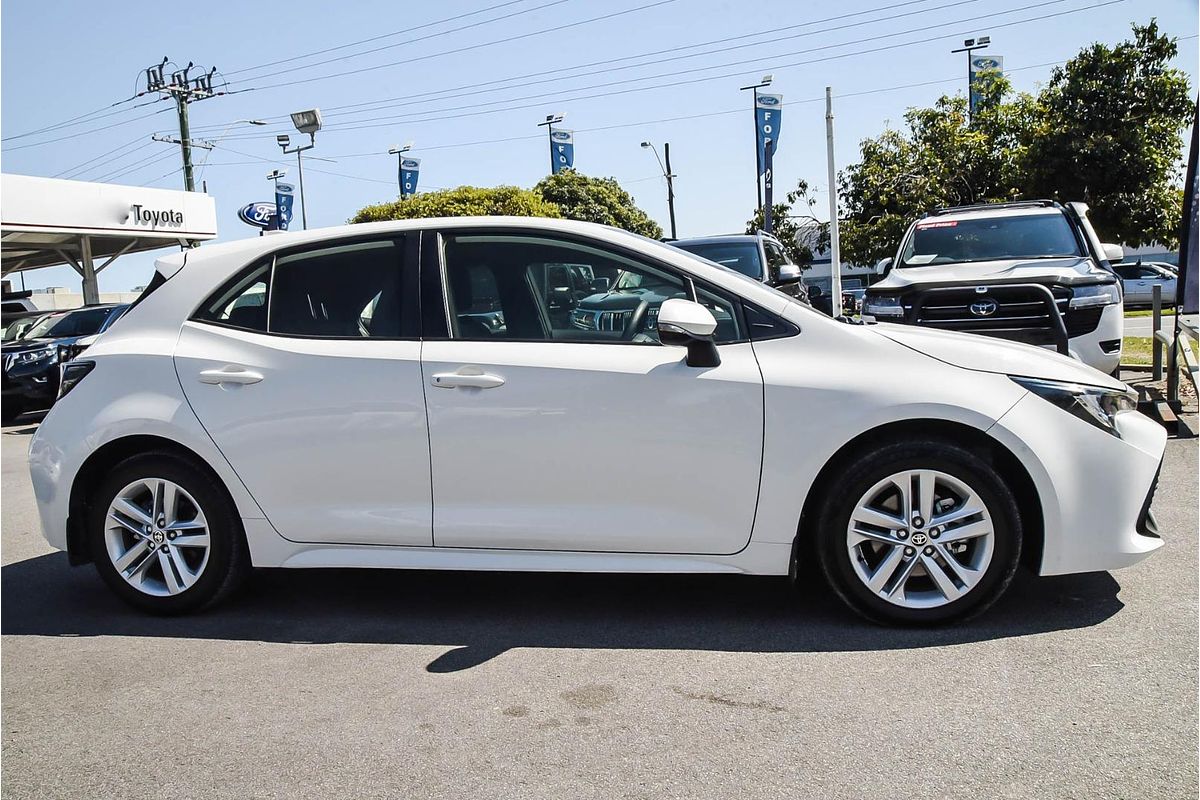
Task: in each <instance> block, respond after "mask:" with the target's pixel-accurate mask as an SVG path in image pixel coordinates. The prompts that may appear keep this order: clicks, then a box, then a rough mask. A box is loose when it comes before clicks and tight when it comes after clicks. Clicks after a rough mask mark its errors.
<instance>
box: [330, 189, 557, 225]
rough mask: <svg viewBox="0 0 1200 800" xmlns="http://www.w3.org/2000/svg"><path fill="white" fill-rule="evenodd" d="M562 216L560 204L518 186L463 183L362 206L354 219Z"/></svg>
mask: <svg viewBox="0 0 1200 800" xmlns="http://www.w3.org/2000/svg"><path fill="white" fill-rule="evenodd" d="M497 216H514V217H561V216H562V214H561V213H560V212H559V209H558V206H556V205H554V204H553V203H548V202H546V201H545V200H543V199H542V198H541V196H539V195H538V194H537V193H536V192H531V191H530V190H528V189H519V188H517V187H516V186H496V187H493V188H480V187H477V186H459V187H458V188H456V189H443V190H441V191H437V192H424V193H422V194H416V195H413V196H412V197H408V198H404V199H401V200H393V201H391V202H390V203H378V204H376V205H371V206H366V207H365V208H361V209H359V211H358V213H356V214H355V215H354V216H353V217H351V218H350V222H351V223H357V222H379V221H382V220H389V219H421V218H425V217H497Z"/></svg>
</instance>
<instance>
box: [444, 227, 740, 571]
mask: <svg viewBox="0 0 1200 800" xmlns="http://www.w3.org/2000/svg"><path fill="white" fill-rule="evenodd" d="M443 260H444V266H443V271H444V272H443V274H444V276H445V283H446V284H447V286H448V290H447V293H448V308H449V309H450V320H449V322H450V329H451V334H450V338H449V339H448V340H435V341H426V343H425V345H424V352H423V357H422V367H423V372H424V379H425V385H426V396H427V405H428V410H429V426H430V454H431V461H432V470H433V492H434V544H435V545H437V546H443V547H471V548H514V549H535V550H569V551H609V552H630V553H708V554H729V553H735V552H737V551H739V550H740V549H742V548H743V547H744V546H745V545H746V543H747V542H748V541H749V538H750V532H751V527H752V525H753V521H754V510H755V505H756V501H757V497H758V482H759V470H760V466H761V456H762V431H763V389H762V378H761V375H760V373H759V370H758V364H757V362H756V360H755V358H754V354H753V352H752V350H751V346H750V344H749V343H748V342H746V341H745V338H746V337H745V335H744V323H743V322H742V320H741V316H740V313H739V310H738V307H737V304H736V303H735V302H734V301H732V300H731V299H730V298H726V297H723V296H720V295H718V294H717V293H715V292H712V291H706V290H705V289H703V288H698V289H694V288H693V286H692V284H691V282H690V281H689V280H688V279H687V278H685V277H683V276H681V275H678V274H675V273H673V272H672V271H670V270H669V269H667V268H664V267H662V266H657V265H651V264H647V263H641V262H640V261H639V260H636V259H633V258H630V257H629V256H627V255H624V254H618V253H615V252H610V251H607V250H604V249H599V248H597V247H595V246H593V245H589V244H585V243H582V242H578V241H571V240H567V239H555V238H547V237H545V236H542V235H536V236H534V235H530V236H522V235H517V234H505V233H486V232H483V233H480V234H477V235H476V234H450V235H448V236H446V237H445V241H444V252H443ZM553 264H572V265H582V266H585V267H588V268H590V273H591V274H593V275H616V276H617V277H616V279H615V281H613V282H611V286H609V285H606V284H608V283H609V282H607V281H605V282H601V283H600V284H599V285H597V286H596V287H595V288H596V289H597V291H596V292H595V293H594V294H592V295H590V296H587V297H584V298H582V299H581V300H580V301H579V303H578V306H577V308H576V309H575V310H574V311H573V312H572V314H571V315H570V316H569V317H568V318H565V319H562V320H561V321H560V315H559V314H557V313H555V311H556V309H555V307H554V303H553V299H554V298H550V297H545V296H543V295H544V294H545V292H544V291H543V290H542V289H541V288H540V287H542V286H544V285H545V282H542V281H538V280H537V276H539V275H541V274H543V273H544V271H545V269H546V266H547V265H553ZM693 291H696V292H698V293H699V297H700V300H701V301H702V302H705V303H706V304H707V305H709V307H710V308H711V309H712V310H713V312H714V315H715V316H716V317H717V318H718V321H719V327H718V338H719V339H720V340H722V341H725V342H727V343H726V344H724V345H722V346H720V347H719V351H720V355H721V364H720V366H718V367H716V368H711V369H699V368H693V367H689V366H687V364H686V363H684V359H685V350H684V349H683V348H679V347H667V346H664V345H662V344H660V343H659V341H658V336H657V332H656V330H655V322H654V321H655V318H656V316H657V312H658V307H659V306H661V305H662V303H663V302H664V301H665V300H667V299H668V298H670V297H689V296H693V295H692V293H693ZM483 320H488V321H487V323H486V324H485V323H484V322H483Z"/></svg>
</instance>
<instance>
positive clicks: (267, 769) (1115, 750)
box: [0, 422, 1197, 798]
mask: <svg viewBox="0 0 1200 800" xmlns="http://www.w3.org/2000/svg"><path fill="white" fill-rule="evenodd" d="M33 424H34V423H28V422H27V423H25V424H18V425H17V426H15V427H11V428H6V429H5V430H4V431H3V435H2V436H0V446H2V469H3V486H2V492H3V494H2V506H3V508H2V514H3V531H2V536H3V542H2V544H3V567H2V582H0V587H2V594H3V597H2V600H3V619H2V631H3V654H2V660H3V711H4V713H3V734H4V745H3V767H4V772H3V778H4V780H3V790H4V791H3V794H4V796H5V797H10V798H55V797H72V798H74V797H139V798H142V797H148V798H152V797H172V798H184V797H203V798H226V797H228V798H257V797H264V798H265V797H356V798H368V797H447V798H450V797H454V798H461V797H471V798H482V797H514V798H529V797H571V798H617V797H621V798H624V797H629V798H642V797H644V798H673V797H679V798H694V797H714V798H716V797H722V798H727V797H735V796H736V797H784V796H787V797H854V798H896V797H904V798H925V797H929V798H942V797H972V798H974V797H978V798H996V797H1005V798H1007V797H1011V798H1030V797H1055V798H1152V797H1153V798H1158V797H1172V798H1174V797H1179V798H1194V797H1196V793H1197V707H1196V686H1197V664H1196V660H1197V656H1196V643H1197V570H1196V568H1197V478H1196V467H1197V449H1196V440H1194V439H1193V440H1186V441H1172V442H1170V443H1169V446H1168V449H1167V456H1166V462H1165V465H1164V468H1163V476H1162V483H1161V487H1160V490H1159V494H1158V497H1157V499H1156V502H1155V512H1156V514H1157V516H1158V519H1159V522H1160V529H1161V530H1162V532H1163V535H1164V538H1165V539H1166V546H1165V547H1164V548H1163V549H1162V550H1161V551H1160V552H1159V553H1158V554H1157V555H1156V557H1154V558H1153V559H1151V560H1150V561H1148V562H1146V563H1144V564H1142V565H1141V566H1139V567H1136V568H1133V569H1131V570H1126V571H1121V572H1115V573H1111V574H1109V573H1098V574H1089V575H1079V576H1070V577H1060V578H1048V579H1036V578H1034V577H1032V576H1029V575H1027V574H1021V575H1019V576H1018V579H1017V582H1016V583H1015V584H1014V585H1013V587H1012V589H1011V590H1010V591H1009V593H1008V594H1007V595H1006V597H1005V598H1004V599H1002V600H1001V601H1000V603H999V604H998V605H997V606H996V607H995V608H994V609H992V610H991V611H990V612H989V613H988V614H986V615H985V616H984V617H982V618H981V619H978V620H975V621H973V622H971V623H967V624H965V625H961V626H957V627H951V628H944V629H937V630H902V629H887V628H880V627H876V626H874V625H870V624H866V623H864V622H861V621H859V620H857V619H856V618H854V617H853V616H851V615H850V614H849V612H847V611H845V610H843V609H842V607H841V606H840V605H839V604H838V603H837V602H836V601H835V600H833V599H831V598H830V597H828V596H827V595H826V593H825V592H824V590H823V589H822V587H820V586H815V585H806V586H801V587H800V589H799V590H798V591H793V590H792V589H791V588H790V587H789V586H788V584H787V582H786V581H784V580H782V579H764V578H739V577H735V576H728V577H723V576H722V577H686V576H672V577H655V576H639V577H628V576H580V575H527V574H470V573H459V572H454V573H432V572H424V573H405V572H386V571H336V572H316V571H312V572H306V571H266V572H261V573H259V574H258V575H257V576H256V577H255V579H254V580H253V581H252V583H251V585H250V587H249V588H248V589H247V590H246V591H245V592H243V593H242V594H240V595H239V596H238V597H236V598H235V599H234V600H233V601H232V602H230V603H228V604H226V605H224V606H221V607H219V608H217V609H215V610H213V611H211V612H208V613H205V614H203V615H199V616H193V617H187V618H180V619H160V618H153V617H147V616H144V615H141V614H139V613H137V612H134V611H132V610H130V609H129V608H127V607H125V606H124V605H123V604H121V602H120V601H118V600H117V599H116V598H115V597H114V596H113V595H112V594H110V592H109V591H108V590H107V589H106V588H105V587H104V586H103V585H102V584H101V582H100V580H99V578H98V577H97V575H96V574H95V572H94V570H93V569H92V568H91V567H84V568H78V569H72V568H70V567H69V566H68V565H67V561H66V556H65V555H64V554H62V553H56V552H51V551H50V550H49V549H48V547H47V546H46V544H45V542H44V540H43V539H42V537H41V534H40V532H39V530H38V524H37V514H36V508H35V506H34V501H33V496H32V491H31V488H30V485H29V479H28V475H27V472H26V468H25V451H26V448H27V447H28V443H29V437H30V435H31V433H32V431H33ZM1193 427H1194V426H1193Z"/></svg>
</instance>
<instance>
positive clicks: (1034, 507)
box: [792, 419, 1045, 570]
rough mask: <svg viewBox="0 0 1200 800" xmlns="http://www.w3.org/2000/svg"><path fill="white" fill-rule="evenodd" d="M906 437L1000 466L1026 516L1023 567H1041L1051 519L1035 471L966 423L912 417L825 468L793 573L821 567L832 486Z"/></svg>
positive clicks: (847, 449)
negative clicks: (824, 515) (821, 526)
mask: <svg viewBox="0 0 1200 800" xmlns="http://www.w3.org/2000/svg"><path fill="white" fill-rule="evenodd" d="M901 438H922V439H938V440H941V441H946V442H949V443H952V444H956V445H959V446H965V447H967V448H968V449H969V450H971V451H973V452H975V453H976V454H977V455H979V457H980V458H983V459H985V460H986V461H987V462H988V463H990V464H991V465H992V466H994V467H995V468H996V471H997V472H999V473H1000V474H1001V475H1003V476H1004V477H1005V478H1006V480H1008V481H1009V482H1010V483H1009V485H1010V488H1011V489H1012V492H1013V496H1014V498H1015V499H1016V502H1017V510H1018V511H1019V512H1020V514H1021V523H1022V525H1021V528H1022V539H1021V563H1023V564H1025V565H1026V566H1030V567H1032V568H1033V569H1035V570H1036V569H1037V567H1038V565H1040V564H1041V562H1042V550H1043V547H1044V542H1045V521H1044V517H1043V512H1042V502H1041V497H1040V495H1039V494H1038V490H1037V486H1036V484H1035V483H1034V481H1033V478H1032V477H1031V476H1030V474H1029V471H1028V470H1027V469H1026V467H1025V465H1024V464H1022V463H1021V460H1020V459H1019V458H1017V456H1016V455H1015V454H1014V453H1013V452H1012V451H1011V450H1009V449H1008V448H1007V447H1006V446H1005V445H1004V444H1002V443H1001V442H999V441H998V440H996V439H995V438H993V437H992V436H989V435H988V434H987V433H986V432H985V431H982V430H980V429H979V428H976V427H973V426H971V425H966V424H964V423H961V422H954V421H951V420H946V419H907V420H900V421H896V422H889V423H886V424H883V425H879V426H877V427H874V428H871V429H869V430H866V431H864V432H863V433H860V434H859V435H858V436H855V437H854V438H853V439H851V440H850V441H848V442H846V443H845V444H844V445H842V447H840V448H839V449H838V450H837V452H835V453H834V454H833V455H832V456H831V457H830V458H829V459H828V460H827V461H826V462H825V465H824V466H823V467H821V470H820V472H818V473H817V477H816V479H815V480H814V481H813V483H812V489H811V490H810V491H809V492H808V494H807V496H806V497H805V499H804V507H803V508H802V509H801V512H800V521H799V523H798V525H797V527H796V539H795V542H794V544H793V547H792V557H793V570H794V569H795V567H796V564H800V565H803V564H805V563H813V564H815V563H816V554H815V551H814V550H813V545H814V543H815V539H816V537H815V535H814V534H815V527H816V520H817V517H818V516H819V515H820V511H821V503H822V502H823V501H824V499H825V497H826V496H827V493H826V492H824V491H822V489H823V487H826V486H829V485H830V484H831V483H832V482H833V481H834V480H835V479H836V476H837V475H838V474H839V473H840V472H841V471H842V470H843V469H845V467H846V466H848V465H849V463H850V462H851V461H852V460H853V459H854V458H856V457H857V456H859V455H860V454H861V453H863V452H864V451H869V450H870V449H872V448H875V447H878V446H880V445H882V444H885V443H888V442H893V441H896V440H897V439H901Z"/></svg>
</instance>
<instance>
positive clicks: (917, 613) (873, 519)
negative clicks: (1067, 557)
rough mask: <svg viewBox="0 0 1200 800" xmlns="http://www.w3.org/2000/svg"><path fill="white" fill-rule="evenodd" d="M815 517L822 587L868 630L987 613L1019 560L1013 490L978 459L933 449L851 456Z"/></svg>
mask: <svg viewBox="0 0 1200 800" xmlns="http://www.w3.org/2000/svg"><path fill="white" fill-rule="evenodd" d="M835 480H836V484H837V490H836V491H831V492H830V494H829V497H828V499H827V500H826V501H825V504H824V508H823V509H822V511H821V514H820V515H819V517H818V527H817V530H816V537H817V541H816V544H817V553H818V557H819V559H820V562H821V568H822V571H823V572H824V574H825V577H826V579H827V580H828V582H829V584H830V586H831V587H832V588H833V590H834V591H835V592H836V593H837V594H838V596H839V597H841V598H842V600H844V601H845V602H846V604H847V605H849V606H850V607H851V608H852V609H854V610H855V611H857V612H858V613H859V614H861V615H863V616H864V617H867V618H868V619H871V620H874V621H876V622H885V623H895V624H904V625H929V624H939V623H946V622H951V621H955V620H961V619H965V618H968V617H970V616H973V615H975V614H979V613H980V612H982V611H983V610H984V609H986V608H988V607H989V606H990V605H991V604H992V603H994V602H995V601H996V599H997V598H998V597H999V596H1000V595H1001V594H1002V593H1003V592H1004V590H1005V589H1006V588H1007V587H1008V584H1009V582H1010V581H1011V580H1012V577H1013V574H1014V573H1015V572H1016V568H1017V563H1018V561H1019V559H1020V555H1021V535H1022V531H1021V520H1020V514H1019V512H1018V510H1017V504H1016V501H1015V499H1014V498H1013V495H1012V492H1011V491H1010V490H1009V488H1008V487H1007V486H1006V484H1005V482H1004V479H1003V477H1002V476H1001V475H1000V474H999V473H998V472H997V471H996V469H995V468H994V467H993V466H992V465H991V464H990V463H989V462H988V460H987V459H986V458H985V457H982V456H981V455H979V454H977V453H974V452H972V451H970V450H967V449H965V448H963V447H960V446H958V445H954V444H950V443H948V442H941V441H919V440H910V441H902V442H896V443H893V444H889V445H886V446H883V447H880V448H878V449H876V450H873V451H870V452H864V453H862V454H860V455H859V456H858V457H857V458H855V459H854V460H853V461H852V462H851V463H850V465H849V466H848V467H847V468H846V469H845V471H844V472H843V473H842V474H841V475H840V476H837V478H836V479H835Z"/></svg>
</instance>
